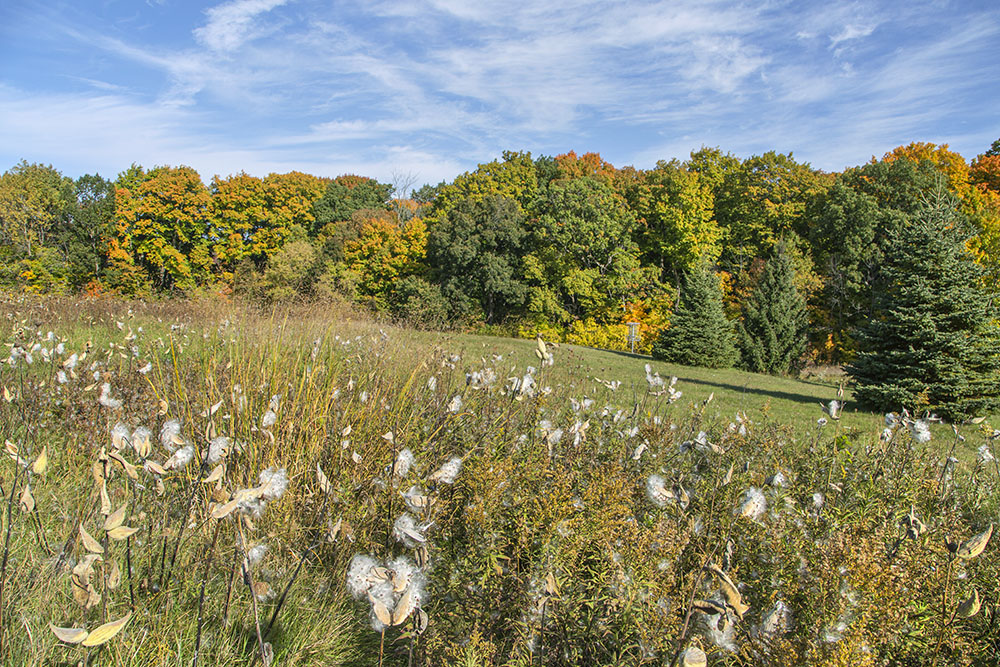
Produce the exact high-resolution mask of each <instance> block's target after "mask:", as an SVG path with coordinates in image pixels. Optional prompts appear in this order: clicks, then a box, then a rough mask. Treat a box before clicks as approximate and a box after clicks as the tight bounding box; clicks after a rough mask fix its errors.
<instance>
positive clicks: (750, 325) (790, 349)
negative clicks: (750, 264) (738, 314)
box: [738, 248, 809, 374]
mask: <svg viewBox="0 0 1000 667" xmlns="http://www.w3.org/2000/svg"><path fill="white" fill-rule="evenodd" d="M794 281H795V269H794V268H793V267H792V262H791V259H790V258H789V257H788V255H787V254H786V253H785V252H784V250H783V249H782V248H779V250H778V253H777V254H776V255H775V256H774V257H772V258H771V259H770V260H769V261H768V262H767V264H766V265H765V267H764V272H763V273H762V274H761V276H760V279H759V280H758V281H757V284H756V285H755V286H754V289H753V292H752V293H751V294H750V297H749V298H748V299H747V300H746V302H745V303H744V304H743V319H742V322H741V323H740V325H739V329H738V341H739V349H740V354H741V364H742V366H743V367H744V368H746V369H747V370H749V371H753V372H755V373H772V374H784V373H788V372H789V371H790V370H792V369H793V368H794V367H795V366H796V364H798V362H799V359H800V357H801V356H802V353H803V352H804V351H805V348H806V330H807V327H808V324H809V322H808V314H807V312H806V302H805V299H804V298H803V297H802V295H801V294H799V292H798V290H797V289H796V288H795V282H794Z"/></svg>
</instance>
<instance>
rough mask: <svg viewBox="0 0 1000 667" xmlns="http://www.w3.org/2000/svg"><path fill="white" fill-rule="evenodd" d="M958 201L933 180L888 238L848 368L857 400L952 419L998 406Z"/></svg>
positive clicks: (989, 335)
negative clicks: (880, 283) (933, 187)
mask: <svg viewBox="0 0 1000 667" xmlns="http://www.w3.org/2000/svg"><path fill="white" fill-rule="evenodd" d="M960 206H961V204H960V202H959V201H958V200H957V199H956V198H955V197H954V196H952V195H950V194H949V193H946V192H945V191H944V189H943V187H942V188H940V189H939V190H938V191H937V192H936V193H933V195H931V196H930V197H929V198H928V200H927V202H926V203H925V205H924V207H923V209H921V210H920V211H919V212H918V214H917V215H915V216H914V217H913V219H912V221H911V222H910V224H908V225H906V226H905V227H904V228H903V229H901V230H898V231H897V232H895V233H893V234H892V236H891V238H890V241H889V244H888V247H887V252H886V256H885V266H884V269H883V271H884V276H885V285H884V287H883V289H881V290H880V292H879V293H878V295H877V298H876V308H875V312H874V316H873V317H872V318H871V320H870V321H869V322H868V323H867V324H866V325H865V326H864V327H863V328H862V329H861V330H860V332H859V338H858V340H859V346H860V352H859V354H858V357H857V359H856V360H855V361H854V363H853V364H852V365H851V366H850V367H849V368H848V372H849V373H850V375H851V377H852V378H853V379H854V381H855V382H856V383H857V389H856V390H855V393H854V395H855V398H856V400H857V401H858V402H859V403H860V404H861V405H863V406H866V407H870V408H873V409H876V410H880V411H887V410H899V409H900V408H906V409H909V410H911V411H914V412H918V411H919V412H922V411H924V410H930V411H934V412H937V413H938V414H939V415H941V416H942V417H946V418H951V419H956V418H962V417H968V416H971V415H974V414H979V413H982V412H984V411H987V410H990V409H992V408H993V407H995V406H996V405H997V402H998V397H1000V335H998V331H997V317H998V312H997V308H996V306H995V305H994V302H993V300H992V299H991V298H990V297H989V295H988V294H986V293H985V292H984V290H983V288H982V287H981V286H980V285H981V283H980V278H981V276H982V274H983V268H982V267H981V266H980V265H978V264H977V263H976V262H975V259H974V258H973V256H972V255H971V254H970V252H969V251H968V248H967V245H966V243H967V241H968V239H969V238H970V236H971V235H972V232H971V229H970V225H969V223H968V221H967V220H966V218H965V216H964V215H963V214H962V213H961V211H960Z"/></svg>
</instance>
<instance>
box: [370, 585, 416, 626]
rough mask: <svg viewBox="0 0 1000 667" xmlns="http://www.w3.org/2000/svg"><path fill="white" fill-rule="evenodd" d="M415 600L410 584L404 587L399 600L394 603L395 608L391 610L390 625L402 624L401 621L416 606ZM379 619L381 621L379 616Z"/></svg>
mask: <svg viewBox="0 0 1000 667" xmlns="http://www.w3.org/2000/svg"><path fill="white" fill-rule="evenodd" d="M416 602H417V600H416V598H415V597H414V595H413V587H412V586H410V587H408V588H407V589H406V591H405V592H404V593H403V595H401V596H400V598H399V602H397V603H396V608H395V609H394V610H393V612H392V623H391V625H400V624H402V623H403V621H405V620H406V619H407V618H408V617H409V615H410V614H411V613H413V609H414V608H415V607H416ZM375 604H380V603H378V602H376V603H375ZM376 614H377V612H376ZM379 620H380V621H381V620H382V618H381V617H379ZM383 622H384V621H383ZM387 625H389V624H387Z"/></svg>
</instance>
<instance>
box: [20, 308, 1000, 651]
mask: <svg viewBox="0 0 1000 667" xmlns="http://www.w3.org/2000/svg"><path fill="white" fill-rule="evenodd" d="M0 305H2V315H3V318H4V321H5V322H6V330H5V333H4V342H5V344H6V346H7V347H6V351H5V352H4V355H5V363H3V364H2V365H0V387H2V392H3V394H2V398H0V438H2V439H3V440H4V442H5V448H6V456H5V457H4V459H3V461H2V463H0V487H2V490H3V497H4V504H3V506H2V508H0V517H2V520H3V523H2V526H0V528H2V530H0V536H2V539H3V540H4V544H3V565H2V572H0V584H2V589H0V664H4V665H8V664H9V665H77V664H80V663H83V664H90V665H116V666H133V665H135V666H138V665H185V664H187V665H190V664H195V663H200V664H203V665H223V666H226V665H250V664H265V663H271V664H281V665H339V664H342V665H373V664H386V665H444V664H448V665H452V664H458V665H533V664H536V665H537V664H542V665H576V664H594V665H617V664H636V665H662V664H697V660H698V658H699V657H700V656H701V655H702V653H704V654H705V655H707V660H708V663H709V664H712V665H751V664H754V665H756V664H775V665H881V664H907V665H911V664H912V665H920V664H928V665H930V664H960V665H980V664H997V661H998V656H1000V640H998V637H1000V632H997V623H998V620H1000V614H998V612H997V605H998V598H1000V590H998V581H1000V557H998V552H1000V550H998V549H997V548H996V546H995V544H994V542H993V541H991V533H990V531H991V530H992V526H993V524H994V523H996V522H998V521H1000V518H998V517H1000V466H998V465H997V462H996V460H994V459H993V458H992V456H993V453H994V451H995V450H994V447H995V441H994V439H993V438H992V437H991V434H992V425H991V422H994V421H995V419H994V418H990V419H989V420H987V421H985V422H983V423H981V424H978V425H971V424H970V425H961V426H959V427H958V432H959V434H960V435H961V436H962V437H963V438H964V441H959V440H957V439H956V438H955V436H954V435H953V434H952V432H951V427H950V426H946V425H935V426H933V431H934V432H933V437H932V439H931V440H930V442H926V443H918V442H916V441H915V440H914V437H913V434H914V433H915V432H916V430H918V429H917V428H916V425H915V424H911V423H906V422H904V421H902V420H900V421H898V422H897V423H896V424H895V425H894V426H893V427H891V428H890V429H889V432H888V437H886V438H880V434H881V433H882V431H883V428H884V427H885V424H884V421H883V416H881V415H870V414H864V413H859V412H855V411H854V410H853V409H852V408H851V405H850V396H849V392H848V393H847V394H846V396H845V398H846V399H847V409H846V411H845V413H844V414H843V416H842V418H841V419H840V420H829V422H828V423H827V424H826V425H824V426H820V425H819V424H818V423H817V420H818V419H820V418H821V417H824V413H823V411H822V410H821V408H820V404H821V403H822V404H826V403H828V402H829V401H830V400H831V399H833V398H835V397H836V392H837V386H836V385H834V384H829V383H827V384H824V383H822V382H804V381H797V380H792V379H781V378H771V377H765V376H758V375H752V374H746V373H742V372H738V371H708V370H702V369H691V368H683V367H672V366H668V365H664V364H659V363H651V371H652V373H655V374H656V375H655V376H653V377H652V378H647V372H646V370H645V368H644V367H645V364H646V363H649V361H648V360H647V359H644V358H641V357H634V356H632V355H628V354H621V353H613V352H606V351H597V350H589V349H584V348H578V347H573V346H562V347H559V348H557V349H552V348H545V351H544V354H542V356H543V357H545V358H546V361H545V362H543V361H542V359H540V358H539V355H538V354H536V350H539V348H538V345H537V344H536V343H535V342H534V341H519V340H509V339H498V338H486V337H476V336H469V335H460V334H437V333H429V332H416V331H409V330H403V329H397V328H393V327H389V326H385V325H381V326H380V325H379V324H378V323H373V322H371V321H367V320H365V319H363V318H357V317H353V316H352V315H351V314H350V313H341V312H330V311H327V310H324V309H321V308H290V309H282V310H274V311H269V310H260V309H254V308H240V307H237V306H232V305H225V304H224V305H218V304H211V303H185V302H161V303H151V304H144V303H126V302H118V301H113V300H103V301H79V302H78V301H72V300H60V299H30V298H6V299H4V300H3V301H2V304H0ZM49 332H52V333H51V334H50V333H49ZM539 352H540V350H539ZM548 355H551V357H549V356H548ZM657 376H658V377H659V378H661V379H662V380H663V381H664V382H663V384H662V385H661V384H659V383H658V381H657V379H656V378H657ZM673 376H676V377H677V378H678V379H677V382H676V384H675V385H674V390H675V391H680V392H682V395H681V396H680V397H677V396H676V395H671V393H670V392H669V391H668V390H667V387H669V385H670V378H671V377H673ZM651 380H652V383H651ZM619 383H620V384H619ZM710 395H711V396H713V400H712V401H711V402H707V398H708V397H709V396H710ZM953 446H954V453H955V454H956V455H957V459H956V460H954V461H952V462H946V459H947V457H948V455H949V454H950V453H952V449H953ZM949 545H951V546H949ZM980 547H982V548H980ZM977 604H978V606H977ZM973 611H974V612H975V613H972V612H973ZM685 660H687V661H688V662H687V663H685Z"/></svg>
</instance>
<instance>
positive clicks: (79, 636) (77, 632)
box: [49, 623, 89, 644]
mask: <svg viewBox="0 0 1000 667" xmlns="http://www.w3.org/2000/svg"><path fill="white" fill-rule="evenodd" d="M49 630H51V631H52V634H54V635H55V636H56V638H57V639H58V640H59V641H61V642H63V643H65V644H79V643H80V642H82V641H83V640H85V639H86V638H87V635H88V634H89V633H88V632H87V631H86V630H84V629H83V628H57V627H56V626H54V625H52V624H51V623H49Z"/></svg>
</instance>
